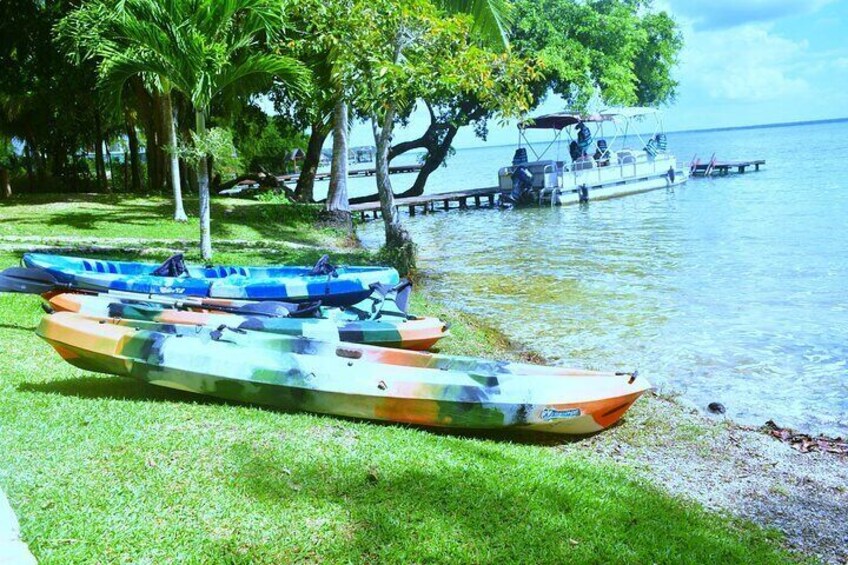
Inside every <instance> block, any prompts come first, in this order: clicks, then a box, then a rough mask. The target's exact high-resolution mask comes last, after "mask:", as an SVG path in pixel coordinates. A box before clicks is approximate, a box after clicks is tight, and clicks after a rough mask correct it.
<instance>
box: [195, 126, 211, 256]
mask: <svg viewBox="0 0 848 565" xmlns="http://www.w3.org/2000/svg"><path fill="white" fill-rule="evenodd" d="M196 118H197V121H196V123H197V128H196V129H197V135H200V136H202V135H204V134H205V133H206V113H205V111H204V110H198V111H197V112H196ZM197 191H198V194H199V197H200V256H201V257H202V258H203V260H204V261H211V260H212V233H211V231H212V230H211V220H210V203H209V165H208V163H207V160H206V156H205V155H204V156H203V157H201V159H200V161H198V163H197Z"/></svg>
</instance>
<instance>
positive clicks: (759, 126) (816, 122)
mask: <svg viewBox="0 0 848 565" xmlns="http://www.w3.org/2000/svg"><path fill="white" fill-rule="evenodd" d="M838 122H848V116H846V117H844V118H828V119H826V120H804V121H801V122H778V123H774V124H754V125H748V126H726V127H720V128H706V129H681V130H674V131H668V132H666V133H668V134H678V133H710V132H717V131H734V130H748V129H768V128H783V127H794V126H809V125H822V124H834V123H838ZM634 133H636V132H634ZM533 143H547V142H546V141H534V142H533ZM514 146H515V144H514V143H503V144H501V145H475V146H473V147H457V148H456V150H457V151H467V150H473V149H493V148H495V147H514Z"/></svg>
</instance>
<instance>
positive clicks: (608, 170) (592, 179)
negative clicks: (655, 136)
mask: <svg viewBox="0 0 848 565" xmlns="http://www.w3.org/2000/svg"><path fill="white" fill-rule="evenodd" d="M673 164H674V156H673V155H671V154H670V153H661V154H658V155H657V156H656V157H654V158H645V159H641V158H636V159H632V160H628V161H627V162H619V163H616V164H612V163H611V164H608V165H602V166H592V167H586V166H585V163H584V167H583V168H580V169H577V170H565V169H564V168H563V169H560V171H559V179H558V182H557V186H556V187H554V186H547V187H544V188H542V190H541V194H540V196H541V195H545V194H548V193H550V192H553V191H554V190H555V189H562V190H565V191H573V190H577V188H578V187H580V186H582V185H589V186H593V185H602V184H608V183H611V182H619V181H626V180H632V179H639V178H641V177H650V176H655V175H658V174H662V173H665V172H666V171H667V170H668V168H669V166H670V165H672V166H673Z"/></svg>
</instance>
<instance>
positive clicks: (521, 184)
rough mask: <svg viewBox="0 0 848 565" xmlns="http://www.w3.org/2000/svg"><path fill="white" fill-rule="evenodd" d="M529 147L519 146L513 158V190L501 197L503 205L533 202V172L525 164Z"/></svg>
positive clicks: (509, 205) (510, 205)
mask: <svg viewBox="0 0 848 565" xmlns="http://www.w3.org/2000/svg"><path fill="white" fill-rule="evenodd" d="M526 163H527V149H525V148H524V147H519V148H518V149H516V150H515V155H514V156H513V158H512V165H513V167H515V168H514V169H513V171H512V192H510V193H509V194H507V195H504V196H502V197H501V202H500V204H501V206H504V207H512V206H520V205H522V204H529V203H532V202H533V200H534V199H533V173H532V171H530V169H528V168H527V167H526V166H525V165H526Z"/></svg>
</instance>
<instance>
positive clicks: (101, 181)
mask: <svg viewBox="0 0 848 565" xmlns="http://www.w3.org/2000/svg"><path fill="white" fill-rule="evenodd" d="M94 169H95V171H96V177H97V189H98V190H99V191H100V192H106V163H105V162H104V161H103V127H102V124H101V123H100V111H99V110H95V111H94Z"/></svg>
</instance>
